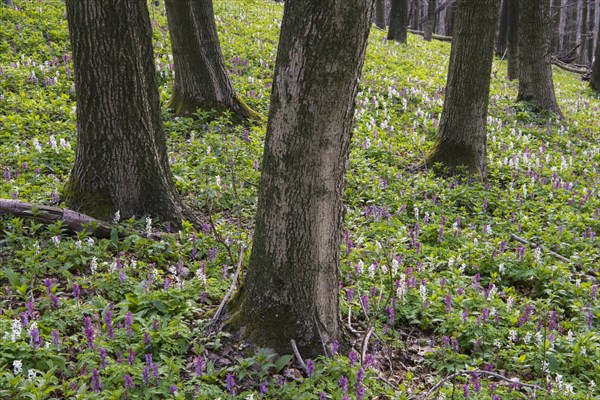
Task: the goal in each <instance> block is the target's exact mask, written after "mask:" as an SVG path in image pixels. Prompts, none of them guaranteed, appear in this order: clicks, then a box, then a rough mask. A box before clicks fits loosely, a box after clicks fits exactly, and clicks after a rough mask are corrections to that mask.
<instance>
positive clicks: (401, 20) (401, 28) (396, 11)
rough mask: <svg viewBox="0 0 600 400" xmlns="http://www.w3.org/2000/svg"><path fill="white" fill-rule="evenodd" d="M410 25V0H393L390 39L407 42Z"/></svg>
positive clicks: (389, 29)
mask: <svg viewBox="0 0 600 400" xmlns="http://www.w3.org/2000/svg"><path fill="white" fill-rule="evenodd" d="M407 26H408V0H392V5H391V9H390V26H389V28H388V36H387V38H388V40H395V41H397V42H400V43H406V35H407V33H406V28H407Z"/></svg>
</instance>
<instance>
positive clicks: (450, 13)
mask: <svg viewBox="0 0 600 400" xmlns="http://www.w3.org/2000/svg"><path fill="white" fill-rule="evenodd" d="M455 15H456V1H453V2H452V3H450V5H449V6H448V8H447V9H446V18H445V21H444V31H445V33H446V36H453V34H454V19H455Z"/></svg>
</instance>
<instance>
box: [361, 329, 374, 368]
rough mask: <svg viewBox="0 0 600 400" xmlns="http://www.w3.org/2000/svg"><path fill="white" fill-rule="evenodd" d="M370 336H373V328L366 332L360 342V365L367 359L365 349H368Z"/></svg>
mask: <svg viewBox="0 0 600 400" xmlns="http://www.w3.org/2000/svg"><path fill="white" fill-rule="evenodd" d="M372 334H373V328H369V330H368V331H367V334H366V335H365V337H364V338H363V342H362V346H361V347H362V348H361V351H360V362H361V364H364V363H365V358H366V357H367V349H368V348H369V339H370V338H371V335H372Z"/></svg>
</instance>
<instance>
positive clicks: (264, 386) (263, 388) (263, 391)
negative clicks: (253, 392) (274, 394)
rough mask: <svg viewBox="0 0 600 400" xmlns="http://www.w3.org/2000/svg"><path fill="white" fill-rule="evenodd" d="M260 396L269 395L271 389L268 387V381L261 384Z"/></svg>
mask: <svg viewBox="0 0 600 400" xmlns="http://www.w3.org/2000/svg"><path fill="white" fill-rule="evenodd" d="M259 393H260V394H268V393H269V388H268V386H267V381H264V382H263V383H261V384H260V391H259Z"/></svg>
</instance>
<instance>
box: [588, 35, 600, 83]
mask: <svg viewBox="0 0 600 400" xmlns="http://www.w3.org/2000/svg"><path fill="white" fill-rule="evenodd" d="M596 31H597V33H596V34H597V35H598V43H597V45H596V52H595V54H594V64H593V65H592V76H591V77H590V87H591V88H592V89H594V90H595V91H596V92H598V93H600V27H598V29H597V30H596Z"/></svg>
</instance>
